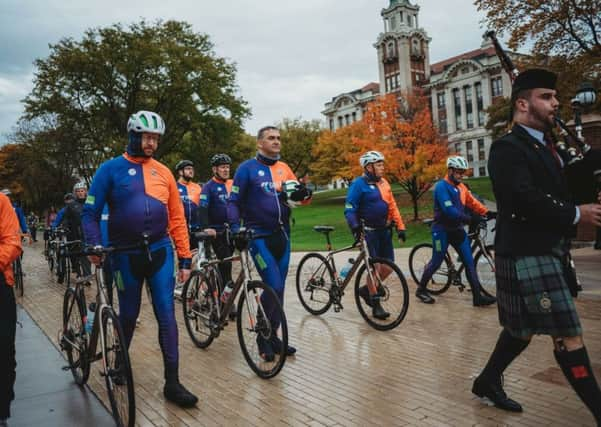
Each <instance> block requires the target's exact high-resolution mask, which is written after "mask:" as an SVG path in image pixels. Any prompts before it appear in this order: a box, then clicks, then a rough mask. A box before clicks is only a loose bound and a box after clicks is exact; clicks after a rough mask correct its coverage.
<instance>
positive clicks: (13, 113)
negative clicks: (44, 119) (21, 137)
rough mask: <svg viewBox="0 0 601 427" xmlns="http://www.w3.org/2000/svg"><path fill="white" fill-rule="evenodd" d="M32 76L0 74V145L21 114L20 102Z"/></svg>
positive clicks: (28, 88) (28, 87) (21, 106)
mask: <svg viewBox="0 0 601 427" xmlns="http://www.w3.org/2000/svg"><path fill="white" fill-rule="evenodd" d="M32 77H33V76H32V75H31V74H26V75H19V74H17V75H13V74H9V75H3V74H0V133H1V135H0V144H1V143H2V142H4V141H5V139H6V134H8V133H9V132H10V131H11V129H12V128H13V127H14V126H15V125H16V123H17V120H18V119H19V117H20V116H21V114H22V113H23V105H22V104H21V102H20V101H21V100H22V99H23V98H25V96H27V94H28V93H29V91H30V90H31V87H32Z"/></svg>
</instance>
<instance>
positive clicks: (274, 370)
mask: <svg viewBox="0 0 601 427" xmlns="http://www.w3.org/2000/svg"><path fill="white" fill-rule="evenodd" d="M247 287H248V295H249V299H248V300H247V299H246V295H245V293H244V288H242V291H241V292H240V299H239V300H238V313H237V318H236V329H237V331H238V341H239V342H240V348H241V350H242V354H243V355H244V358H245V359H246V363H248V366H250V368H251V369H252V370H253V371H254V372H255V373H256V374H257V375H258V376H259V377H260V378H263V379H268V378H273V377H275V376H276V375H277V374H278V373H279V372H280V371H281V370H282V368H283V367H284V363H285V362H286V349H287V348H288V324H287V322H286V315H285V314H284V309H283V308H282V305H281V304H280V301H279V298H278V296H277V295H276V293H275V292H274V291H273V289H271V288H270V287H269V286H267V285H266V284H265V283H263V282H258V281H252V282H249V283H248V285H247ZM263 295H267V296H266V297H263ZM261 300H268V301H269V302H271V303H272V304H273V310H272V312H271V316H274V315H276V316H277V315H279V316H280V319H281V322H280V327H279V328H278V330H276V331H274V330H273V328H272V325H271V324H270V322H269V321H266V317H265V316H264V313H265V311H264V309H263V304H262V302H261ZM258 313H261V314H258ZM273 334H275V335H273ZM274 336H275V337H277V339H279V342H278V344H277V347H276V348H273V346H272V348H273V350H274V353H275V354H274V358H273V360H265V359H264V358H263V357H262V356H261V353H260V351H259V349H258V340H259V339H265V340H270V342H271V340H272V339H273V337H274Z"/></svg>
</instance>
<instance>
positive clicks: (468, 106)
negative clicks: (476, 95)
mask: <svg viewBox="0 0 601 427" xmlns="http://www.w3.org/2000/svg"><path fill="white" fill-rule="evenodd" d="M463 95H464V97H465V115H466V119H467V128H468V129H472V128H473V127H474V111H473V107H472V87H471V86H464V87H463Z"/></svg>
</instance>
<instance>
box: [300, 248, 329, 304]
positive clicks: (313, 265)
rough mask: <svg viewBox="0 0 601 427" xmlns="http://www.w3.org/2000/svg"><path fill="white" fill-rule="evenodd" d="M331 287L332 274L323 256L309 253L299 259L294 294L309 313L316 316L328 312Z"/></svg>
mask: <svg viewBox="0 0 601 427" xmlns="http://www.w3.org/2000/svg"><path fill="white" fill-rule="evenodd" d="M333 285H334V273H333V272H332V269H331V268H330V266H329V265H328V263H327V261H326V258H325V257H324V256H323V255H320V254H317V253H309V254H307V255H305V256H304V257H303V259H301V261H300V263H299V264H298V269H297V270H296V292H297V293H298V299H299V300H300V302H301V304H302V305H303V307H305V309H306V310H307V311H308V312H309V313H311V314H315V315H318V314H323V313H325V312H326V311H328V310H329V308H330V307H331V305H332V299H331V298H330V289H332V286H333Z"/></svg>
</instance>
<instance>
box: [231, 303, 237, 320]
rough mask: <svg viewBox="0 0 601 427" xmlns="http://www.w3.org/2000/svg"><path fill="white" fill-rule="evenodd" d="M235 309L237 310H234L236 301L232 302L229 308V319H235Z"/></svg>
mask: <svg viewBox="0 0 601 427" xmlns="http://www.w3.org/2000/svg"><path fill="white" fill-rule="evenodd" d="M236 311H237V310H236V303H232V309H231V311H230V315H229V318H230V320H234V319H236V315H237V312H236Z"/></svg>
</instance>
